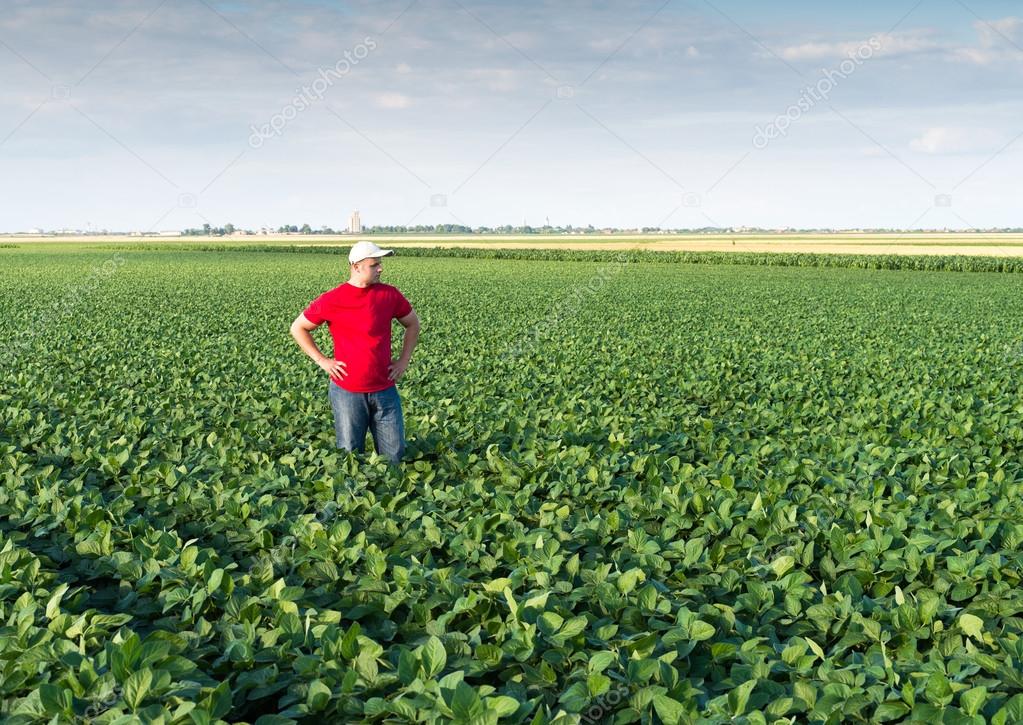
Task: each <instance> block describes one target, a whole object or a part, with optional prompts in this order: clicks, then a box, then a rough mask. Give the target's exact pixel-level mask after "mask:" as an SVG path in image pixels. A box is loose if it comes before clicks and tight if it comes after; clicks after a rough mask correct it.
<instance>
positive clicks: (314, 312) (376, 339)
mask: <svg viewBox="0 0 1023 725" xmlns="http://www.w3.org/2000/svg"><path fill="white" fill-rule="evenodd" d="M391 254H394V251H393V250H391V249H381V248H380V247H378V246H377V245H375V244H373V243H372V242H357V243H356V244H355V245H353V246H352V249H351V252H349V254H348V268H349V279H348V281H347V282H345V283H344V284H342V285H340V286H338V287H335V288H334V289H332V290H330V291H328V292H324V293H323V294H322V295H320V296H319V297H317V298H316V299H315V300H313V302H312V304H310V305H309V306H308V307H307V308H306V309H305V311H304V312H302V314H300V315H299V316H298V317H296V318H295V321H294V322H292V323H291V336H292V337H294V338H295V342H297V343H298V346H299V347H301V348H302V350H303V351H304V352H305V354H306V355H308V356H309V357H311V358H312V359H313V361H314V362H315V363H316V364H317V365H319V366H320V367H321V368H322V369H323V371H324V372H326V373H327V375H328V376H329V378H330V383H329V386H330V406H331V408H332V409H333V411H334V432H335V434H336V436H337V447H338V448H343V449H345V450H348V451H359V452H361V451H362V449H363V447H364V446H365V445H366V431H367V430H370V431H372V432H373V443H374V445H375V446H376V451H377V453H379V454H381V455H383V456H387V458H388V459H390V461H391V463H393V464H395V465H397V464H398V462H399V461H400V460H401V457H402V455H403V454H404V452H405V422H404V420H403V418H402V414H401V399H400V398H399V397H398V389H397V388H396V387H395V383H397V382H398V381H399V380H400V379H401V376H402V375H404V374H405V370H406V369H407V368H408V364H409V360H411V359H412V351H413V350H414V349H415V347H416V343H417V342H418V341H419V318H418V317H417V316H416V312H415V310H413V309H412V305H410V304H409V301H408V300H407V299H405V296H404V295H402V293H401V292H399V291H398V289H397V288H396V287H392V286H391V285H388V284H381V283H380V274H381V272H383V269H384V268H383V265H382V264H381V262H380V258H381V257H386V256H388V255H391ZM395 318H396V319H397V320H398V322H400V323H401V324H402V325H403V326H404V327H405V335H404V340H403V341H402V347H401V355H400V356H399V357H398V359H397V360H393V359H391V320H392V319H395ZM324 322H326V323H327V325H328V327H329V329H330V336H331V337H332V338H333V340H334V355H333V357H327V356H325V355H324V354H323V353H321V352H320V350H319V348H318V347H317V346H316V342H315V341H314V340H313V336H312V335H311V334H310V333H311V331H312V330H315V329H316V328H317V327H319V326H320V325H322V324H323V323H324Z"/></svg>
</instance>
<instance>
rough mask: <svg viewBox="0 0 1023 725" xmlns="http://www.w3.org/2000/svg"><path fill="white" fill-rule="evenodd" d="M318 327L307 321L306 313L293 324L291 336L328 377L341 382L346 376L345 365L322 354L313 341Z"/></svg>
mask: <svg viewBox="0 0 1023 725" xmlns="http://www.w3.org/2000/svg"><path fill="white" fill-rule="evenodd" d="M317 327H319V325H317V324H316V323H313V322H310V321H309V320H308V319H306V316H305V314H304V313H303V314H299V316H298V317H296V318H295V321H294V322H292V323H291V336H292V337H293V338H295V342H297V343H298V346H299V347H300V348H302V352H304V353H305V354H306V355H308V356H309V357H311V358H312V359H313V362H315V363H316V364H317V365H319V366H320V367H321V368H322V369H323V371H324V372H325V373H327V375H329V376H330V377H332V378H337V379H338V380H340V379H342V378H344V376H345V374H346V371H345V364H344V363H343V362H341V361H340V360H331V359H330V358H329V357H327V356H326V355H324V354H323V353H322V352H320V348H318V347H317V346H316V340H314V339H313V336H312V334H311V333H312V331H313V330H315V329H316V328H317Z"/></svg>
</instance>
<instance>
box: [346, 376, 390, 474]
mask: <svg viewBox="0 0 1023 725" xmlns="http://www.w3.org/2000/svg"><path fill="white" fill-rule="evenodd" d="M329 385H330V407H331V409H332V410H333V411H334V433H335V434H336V435H337V447H338V448H342V449H344V450H346V451H356V452H359V453H361V452H362V450H363V448H364V447H365V446H366V431H367V430H369V431H372V432H373V444H374V446H375V447H376V450H377V453H379V454H380V455H382V456H387V458H388V459H389V460H390V461H391V463H393V464H394V465H397V464H398V462H399V461H401V457H402V455H404V453H405V420H404V418H403V417H402V414H401V398H400V397H398V388H397V387H395V386H394V385H392V386H391V387H389V388H388V389H387V390H381V391H380V392H377V393H350V392H348V391H347V390H345V389H344V388H342V387H340V386H338V385H336V384H335V383H334V382H330V383H329Z"/></svg>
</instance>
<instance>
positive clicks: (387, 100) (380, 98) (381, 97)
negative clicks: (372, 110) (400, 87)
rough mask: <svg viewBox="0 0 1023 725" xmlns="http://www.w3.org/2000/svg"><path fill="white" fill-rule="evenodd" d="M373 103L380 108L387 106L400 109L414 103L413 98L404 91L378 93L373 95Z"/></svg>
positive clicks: (387, 107)
mask: <svg viewBox="0 0 1023 725" xmlns="http://www.w3.org/2000/svg"><path fill="white" fill-rule="evenodd" d="M373 103H374V104H376V105H377V107H379V108H386V109H389V110H398V109H402V108H408V107H409V106H411V105H412V99H411V98H409V97H408V96H406V95H405V94H404V93H393V92H388V93H377V94H376V95H375V96H373Z"/></svg>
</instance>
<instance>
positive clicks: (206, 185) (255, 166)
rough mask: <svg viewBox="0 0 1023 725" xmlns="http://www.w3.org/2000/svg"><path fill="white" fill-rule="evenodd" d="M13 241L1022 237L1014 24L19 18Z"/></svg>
mask: <svg viewBox="0 0 1023 725" xmlns="http://www.w3.org/2000/svg"><path fill="white" fill-rule="evenodd" d="M0 79H2V82H0V194H2V203H0V231H3V232H14V231H24V230H27V229H30V228H44V229H59V228H77V229H92V230H99V229H110V230H120V231H127V230H140V231H161V230H173V229H183V228H187V227H201V226H202V225H203V224H204V223H209V224H211V225H212V226H220V225H223V224H226V223H229V222H230V223H233V224H234V225H235V226H236V227H241V228H255V229H258V228H260V227H271V228H276V227H278V226H280V225H282V224H297V225H301V224H306V223H308V224H310V225H311V226H312V227H314V228H319V227H321V226H330V227H333V228H335V229H340V228H344V227H345V226H346V224H347V220H348V216H349V214H350V212H351V211H352V210H353V209H358V210H359V211H360V213H361V216H362V220H363V223H364V224H365V225H374V224H381V225H397V224H406V225H408V224H447V223H452V224H466V225H471V226H479V225H487V226H495V225H504V224H512V225H520V224H523V223H526V224H530V225H533V226H540V225H542V224H544V223H545V221H546V220H548V219H549V221H550V223H551V224H552V225H556V226H557V225H567V224H572V225H576V226H584V225H587V224H592V225H594V226H596V227H604V226H616V227H622V228H636V227H642V226H660V227H665V228H698V227H707V226H719V227H739V226H757V227H765V228H784V227H794V228H844V229H848V228H876V227H894V228H900V229H910V228H949V229H970V228H989V227H1010V226H1011V227H1015V226H1023V213H1021V207H1020V204H1019V200H1020V194H1019V191H1020V189H1021V181H1020V179H1019V174H1018V173H1014V172H1016V170H1017V169H1019V168H1020V166H1021V161H1023V94H1021V92H1020V89H1021V88H1023V83H1021V81H1023V7H1021V6H1020V5H1019V3H1018V2H1015V3H1013V2H1005V1H1002V0H888V1H887V2H879V1H876V0H860V1H859V2H856V3H821V2H809V0H798V1H796V0H790V1H786V0H776V2H773V3H764V2H751V1H747V0H713V1H706V0H686V1H684V0H667V1H665V0H634V1H633V0H624V1H622V2H613V3H612V2H576V1H574V0H536V1H534V0H520V1H519V2H515V3H501V2H490V1H483V0H411V1H410V0H398V1H397V2H390V1H389V0H385V1H383V2H333V1H329V0H307V1H303V2H298V1H285V0H275V1H273V2H271V1H269V0H252V1H251V2H240V1H232V2H225V1H217V0H149V1H147V2H141V1H133V2H128V1H119V0H107V1H104V2H102V3H101V2H95V1H93V2H81V1H79V2H54V1H51V0H5V2H4V12H3V14H2V15H0Z"/></svg>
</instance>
